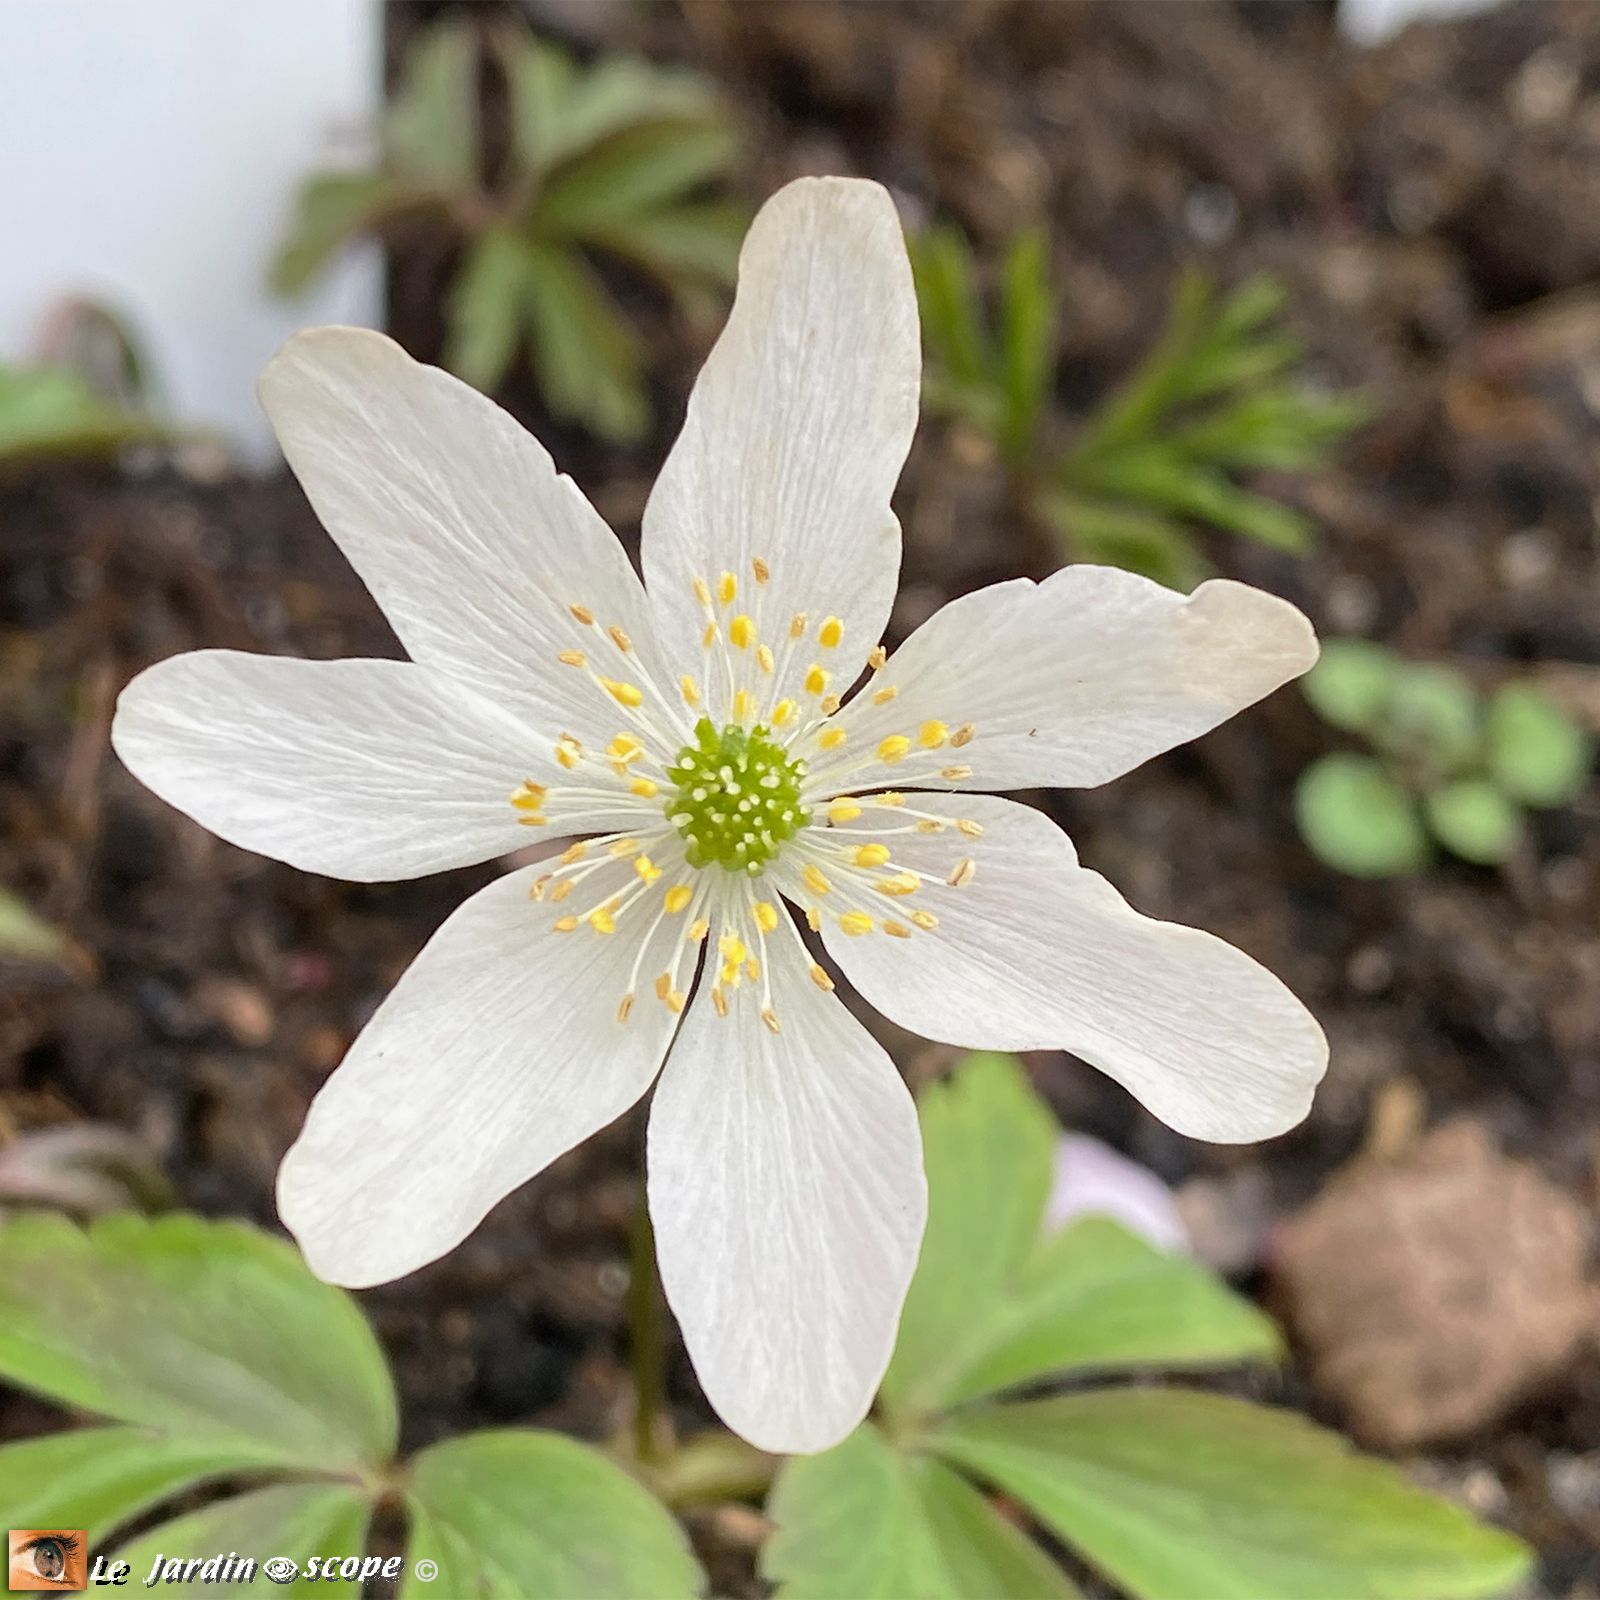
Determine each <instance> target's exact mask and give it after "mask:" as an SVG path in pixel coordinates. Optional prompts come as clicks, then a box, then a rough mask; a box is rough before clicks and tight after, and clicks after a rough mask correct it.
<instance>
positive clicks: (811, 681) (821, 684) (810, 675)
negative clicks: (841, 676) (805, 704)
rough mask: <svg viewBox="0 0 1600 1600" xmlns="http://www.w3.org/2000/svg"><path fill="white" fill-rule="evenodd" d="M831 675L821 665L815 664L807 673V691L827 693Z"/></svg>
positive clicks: (809, 692)
mask: <svg viewBox="0 0 1600 1600" xmlns="http://www.w3.org/2000/svg"><path fill="white" fill-rule="evenodd" d="M829 677H830V674H829V673H826V672H824V671H823V670H822V668H821V667H819V666H816V665H815V664H813V665H812V667H811V669H810V670H809V671H808V672H807V673H806V683H805V689H806V693H807V694H826V693H827V692H828V679H829Z"/></svg>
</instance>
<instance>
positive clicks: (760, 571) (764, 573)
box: [750, 556, 772, 583]
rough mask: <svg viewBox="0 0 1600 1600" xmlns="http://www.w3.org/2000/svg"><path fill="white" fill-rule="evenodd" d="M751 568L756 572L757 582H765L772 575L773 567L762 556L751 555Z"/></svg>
mask: <svg viewBox="0 0 1600 1600" xmlns="http://www.w3.org/2000/svg"><path fill="white" fill-rule="evenodd" d="M750 570H751V571H752V572H753V573H754V574H755V577H756V582H757V583H765V582H766V581H767V579H768V578H770V577H771V576H772V568H771V567H769V566H768V565H767V564H766V562H765V561H763V560H762V559H761V557H760V556H751V558H750Z"/></svg>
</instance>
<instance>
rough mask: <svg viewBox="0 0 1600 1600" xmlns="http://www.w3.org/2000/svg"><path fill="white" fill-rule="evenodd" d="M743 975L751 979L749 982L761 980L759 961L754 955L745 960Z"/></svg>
mask: <svg viewBox="0 0 1600 1600" xmlns="http://www.w3.org/2000/svg"><path fill="white" fill-rule="evenodd" d="M744 975H745V977H747V978H748V979H749V980H750V981H751V983H759V982H760V981H761V963H760V962H759V961H757V960H756V958H755V957H754V956H751V957H750V959H749V960H748V961H746V962H745V964H744Z"/></svg>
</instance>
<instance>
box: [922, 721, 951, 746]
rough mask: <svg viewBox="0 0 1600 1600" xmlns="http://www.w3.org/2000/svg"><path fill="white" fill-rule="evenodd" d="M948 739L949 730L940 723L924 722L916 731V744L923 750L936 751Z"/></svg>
mask: <svg viewBox="0 0 1600 1600" xmlns="http://www.w3.org/2000/svg"><path fill="white" fill-rule="evenodd" d="M949 737H950V730H949V729H948V728H947V727H946V726H945V725H944V724H943V723H942V722H924V723H923V724H922V726H921V727H920V728H918V729H917V743H918V744H920V745H921V746H922V748H923V749H924V750H937V749H938V748H939V746H940V745H942V744H943V743H944V742H945V740H946V739H948V738H949Z"/></svg>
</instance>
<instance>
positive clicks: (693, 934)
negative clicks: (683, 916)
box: [683, 917, 711, 944]
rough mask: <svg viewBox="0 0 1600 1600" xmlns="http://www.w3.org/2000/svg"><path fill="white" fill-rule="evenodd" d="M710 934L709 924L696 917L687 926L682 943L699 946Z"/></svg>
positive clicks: (702, 918)
mask: <svg viewBox="0 0 1600 1600" xmlns="http://www.w3.org/2000/svg"><path fill="white" fill-rule="evenodd" d="M710 932H711V924H710V923H709V922H707V921H706V919H705V918H704V917H696V918H695V919H694V921H693V922H691V923H690V924H689V931H688V932H687V933H686V934H684V936H683V942H684V943H685V944H699V943H700V941H701V940H702V939H703V938H705V936H706V935H707V934H708V933H710Z"/></svg>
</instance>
